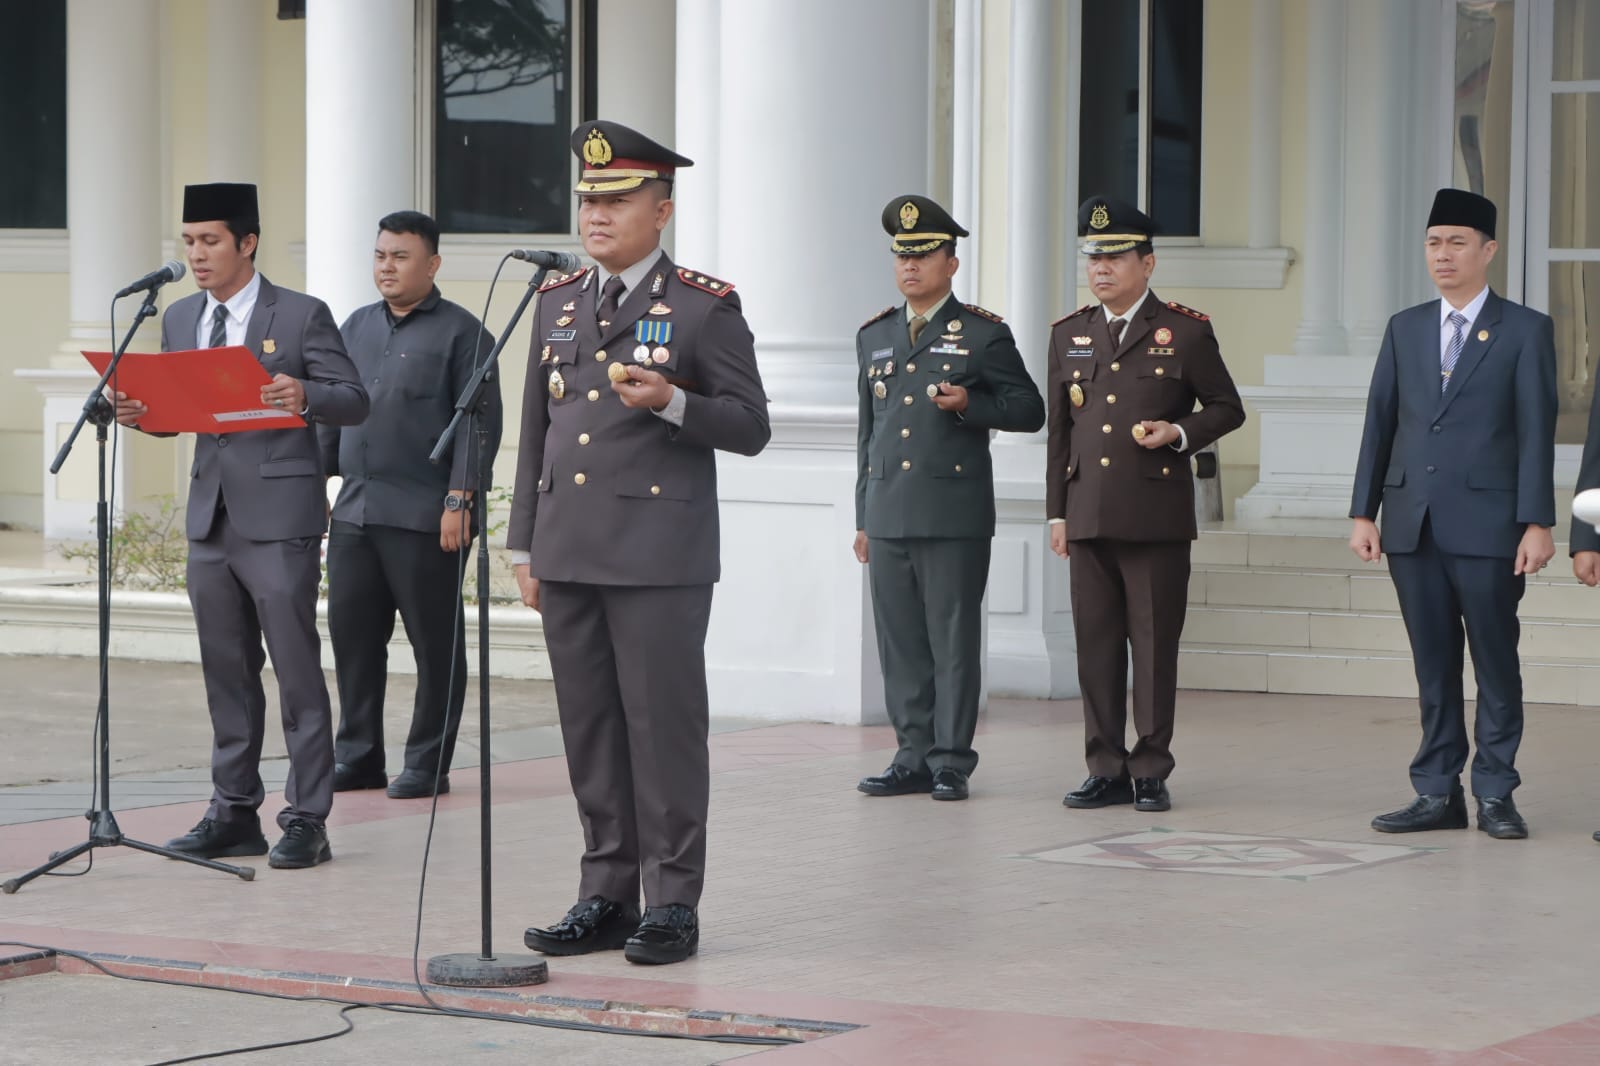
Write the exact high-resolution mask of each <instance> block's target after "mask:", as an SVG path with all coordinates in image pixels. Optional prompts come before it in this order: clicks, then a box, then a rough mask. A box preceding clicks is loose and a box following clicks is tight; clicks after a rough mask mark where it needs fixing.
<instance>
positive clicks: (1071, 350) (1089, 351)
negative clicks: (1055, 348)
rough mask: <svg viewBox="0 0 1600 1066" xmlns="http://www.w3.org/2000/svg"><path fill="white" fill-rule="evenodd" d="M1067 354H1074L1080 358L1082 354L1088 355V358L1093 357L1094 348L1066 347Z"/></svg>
mask: <svg viewBox="0 0 1600 1066" xmlns="http://www.w3.org/2000/svg"><path fill="white" fill-rule="evenodd" d="M1067 355H1068V356H1075V357H1077V358H1080V359H1081V358H1083V357H1084V356H1088V357H1090V358H1093V357H1094V349H1093V348H1068V349H1067Z"/></svg>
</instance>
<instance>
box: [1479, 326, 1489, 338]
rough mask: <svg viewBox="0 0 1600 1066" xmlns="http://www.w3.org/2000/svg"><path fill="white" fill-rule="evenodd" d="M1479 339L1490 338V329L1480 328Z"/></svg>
mask: <svg viewBox="0 0 1600 1066" xmlns="http://www.w3.org/2000/svg"><path fill="white" fill-rule="evenodd" d="M1478 339H1479V340H1480V341H1486V340H1488V339H1489V331H1488V330H1486V329H1480V330H1479V331H1478Z"/></svg>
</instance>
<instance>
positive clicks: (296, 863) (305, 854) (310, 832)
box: [267, 818, 333, 870]
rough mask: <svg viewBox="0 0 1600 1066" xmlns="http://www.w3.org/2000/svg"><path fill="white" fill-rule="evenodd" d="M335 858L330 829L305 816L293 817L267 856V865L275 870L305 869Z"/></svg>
mask: <svg viewBox="0 0 1600 1066" xmlns="http://www.w3.org/2000/svg"><path fill="white" fill-rule="evenodd" d="M331 858H333V849H332V848H330V847H329V846H328V830H327V828H326V827H325V826H321V825H318V824H317V823H316V822H308V821H306V820H305V819H304V818H295V819H292V820H291V821H290V822H289V824H288V825H286V826H284V827H283V836H282V837H280V838H279V839H278V843H277V844H276V845H275V846H274V847H273V849H272V854H271V855H268V856H267V865H268V866H270V867H272V868H273V869H274V870H304V869H306V868H307V867H310V866H316V865H318V864H319V863H324V862H327V861H328V860H329V859H331Z"/></svg>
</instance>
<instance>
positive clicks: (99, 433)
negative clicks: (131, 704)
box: [0, 285, 256, 896]
mask: <svg viewBox="0 0 1600 1066" xmlns="http://www.w3.org/2000/svg"><path fill="white" fill-rule="evenodd" d="M159 289H160V286H159V285H157V286H155V287H153V288H152V289H151V290H150V291H149V293H148V294H147V295H146V296H145V298H144V303H142V304H141V305H140V306H139V310H138V312H137V313H135V314H134V316H133V324H132V325H131V326H129V327H128V333H127V335H126V336H125V337H123V338H122V344H121V345H119V346H118V347H117V350H116V351H115V352H114V353H112V356H111V363H110V365H108V366H107V367H106V371H105V373H104V374H101V375H100V380H99V381H98V382H96V383H95V386H94V388H93V389H92V390H90V392H89V396H88V399H86V400H85V401H84V403H83V411H82V413H80V414H79V415H78V421H77V422H76V423H75V424H74V425H73V427H72V432H71V433H69V434H68V435H67V439H66V441H65V442H64V443H63V444H62V445H61V450H60V451H58V452H57V453H56V457H55V461H54V462H52V463H51V464H50V472H51V473H52V474H55V473H58V472H59V471H60V470H61V466H62V464H63V463H65V462H66V461H67V455H68V454H69V453H70V452H71V451H72V445H73V442H74V441H76V440H77V439H78V432H79V431H80V430H82V429H83V424H84V423H85V422H93V423H94V439H95V445H96V450H97V452H98V454H99V459H100V475H99V495H98V497H97V499H96V503H95V522H94V526H95V549H96V550H95V560H96V569H97V571H98V576H99V629H100V704H99V707H98V708H97V709H96V711H95V729H96V730H97V731H98V732H99V734H100V750H99V763H100V774H99V779H98V780H97V781H96V782H95V797H96V798H95V806H94V808H93V809H92V810H90V811H88V812H87V813H86V814H85V815H84V817H86V818H88V819H89V839H88V840H86V841H84V842H83V843H81V844H75V845H73V846H72V847H70V848H68V849H67V850H66V851H58V852H55V853H53V854H52V855H51V856H50V859H49V861H48V862H46V863H44V864H43V865H41V866H37V867H35V868H34V869H32V870H29V871H28V872H27V873H25V874H23V875H21V876H20V877H13V878H12V879H11V880H9V881H6V882H5V883H4V884H0V891H3V892H4V893H5V894H6V895H8V896H9V895H11V894H13V893H14V892H16V891H17V889H19V888H21V887H22V886H23V885H25V884H27V883H28V882H29V881H32V880H33V879H34V878H36V877H39V876H40V875H42V874H47V873H49V872H50V871H51V870H54V869H55V868H56V867H57V866H60V865H62V864H63V863H68V862H71V861H72V860H73V859H76V858H77V857H78V856H79V855H82V854H83V853H84V852H87V851H92V850H93V849H95V848H114V847H125V848H133V849H135V850H137V851H147V852H149V853H150V854H152V855H160V856H162V857H163V858H167V859H180V860H182V861H183V862H188V863H193V864H194V865H196V866H204V867H207V868H209V869H212V870H220V871H221V872H223V873H227V874H233V875H234V876H235V877H238V878H240V879H241V880H244V881H252V880H254V879H255V876H256V872H255V869H254V868H253V867H249V866H230V865H228V864H227V863H223V862H213V861H212V860H210V859H202V858H200V857H199V856H197V855H185V854H184V853H183V852H181V851H173V850H171V849H170V848H163V847H159V846H157V845H155V844H146V843H145V842H144V841H142V840H133V839H132V838H130V837H125V836H123V835H122V829H121V827H119V826H118V825H117V816H116V815H115V814H113V813H112V812H111V736H110V726H111V693H110V680H111V678H110V656H111V555H110V548H111V514H110V506H109V504H108V503H107V497H106V430H107V427H109V426H110V425H111V423H112V421H113V419H114V417H115V413H114V412H113V410H112V407H111V404H110V403H108V402H107V401H106V398H105V395H104V390H105V387H106V382H107V381H110V380H111V378H112V376H113V375H114V374H115V373H116V372H117V364H118V363H119V362H121V361H122V353H123V352H125V351H127V350H128V345H129V344H131V343H132V342H133V335H134V333H136V332H137V331H138V329H139V326H140V324H141V323H142V322H144V320H145V319H147V318H151V317H153V316H154V315H155V313H156V293H157V292H158V291H159Z"/></svg>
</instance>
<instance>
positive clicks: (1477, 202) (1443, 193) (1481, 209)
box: [1428, 189, 1496, 241]
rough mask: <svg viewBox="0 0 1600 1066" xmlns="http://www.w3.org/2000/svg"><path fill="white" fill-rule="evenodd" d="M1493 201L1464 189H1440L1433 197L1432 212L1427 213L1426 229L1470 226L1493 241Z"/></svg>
mask: <svg viewBox="0 0 1600 1066" xmlns="http://www.w3.org/2000/svg"><path fill="white" fill-rule="evenodd" d="M1495 216H1496V211H1495V206H1494V201H1493V200H1491V199H1489V198H1488V197H1486V196H1479V195H1478V194H1477V193H1475V192H1467V191H1466V190H1465V189H1440V190H1439V191H1438V192H1437V193H1435V194H1434V196H1433V210H1432V211H1429V212H1428V228H1430V229H1431V228H1433V227H1434V226H1470V227H1472V228H1473V229H1475V230H1477V231H1479V232H1480V233H1482V234H1484V235H1485V236H1486V237H1488V238H1489V239H1490V240H1491V241H1492V240H1494V224H1495Z"/></svg>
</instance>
